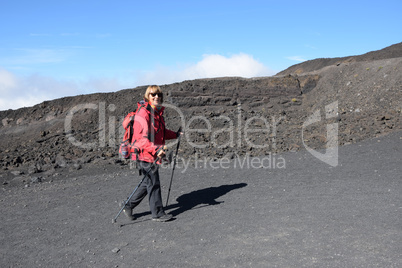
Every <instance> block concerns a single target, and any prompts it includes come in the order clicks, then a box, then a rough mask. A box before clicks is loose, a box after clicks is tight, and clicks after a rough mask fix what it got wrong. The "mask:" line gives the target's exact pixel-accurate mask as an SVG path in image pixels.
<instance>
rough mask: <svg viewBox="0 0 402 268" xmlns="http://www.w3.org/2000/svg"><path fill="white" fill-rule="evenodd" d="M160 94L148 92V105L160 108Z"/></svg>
mask: <svg viewBox="0 0 402 268" xmlns="http://www.w3.org/2000/svg"><path fill="white" fill-rule="evenodd" d="M162 96H163V95H162V93H156V92H152V91H151V92H150V93H149V95H148V100H149V104H151V105H153V106H161V105H162Z"/></svg>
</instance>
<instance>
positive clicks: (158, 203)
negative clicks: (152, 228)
mask: <svg viewBox="0 0 402 268" xmlns="http://www.w3.org/2000/svg"><path fill="white" fill-rule="evenodd" d="M138 163H139V168H140V170H141V172H142V174H146V173H147V172H148V171H149V173H148V175H147V178H145V179H144V180H143V182H142V183H141V184H140V186H139V187H138V189H137V191H135V193H134V195H133V196H132V197H131V199H130V200H129V201H128V203H127V206H128V207H131V208H135V207H136V206H138V204H139V203H141V201H142V200H143V199H144V198H145V196H147V194H148V199H149V208H150V209H151V214H152V217H153V218H157V217H160V216H162V215H164V214H165V212H164V210H163V205H162V194H161V184H160V181H159V171H158V168H157V167H156V166H153V165H152V163H148V162H143V161H138Z"/></svg>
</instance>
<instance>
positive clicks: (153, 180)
mask: <svg viewBox="0 0 402 268" xmlns="http://www.w3.org/2000/svg"><path fill="white" fill-rule="evenodd" d="M144 99H145V100H144V101H141V102H139V103H138V107H139V108H138V109H137V113H136V115H135V119H134V127H133V129H134V133H133V139H132V140H133V141H134V142H133V143H134V146H135V147H136V148H138V153H136V154H134V153H133V154H132V160H135V161H137V162H138V164H139V168H140V171H141V173H142V174H146V173H147V172H149V173H148V175H147V176H148V178H146V179H145V180H144V181H143V182H142V183H141V185H140V186H139V187H138V189H137V191H136V192H135V193H134V195H133V196H132V198H131V199H130V200H129V201H128V202H127V205H126V206H125V207H124V209H123V212H124V214H125V215H126V216H127V217H128V218H130V219H131V220H134V219H135V218H134V216H133V214H132V212H133V209H134V208H135V207H136V206H137V205H138V204H139V203H140V202H141V201H142V200H143V199H144V197H145V196H146V195H147V194H148V195H149V206H150V209H151V214H152V219H153V220H155V221H168V220H170V219H171V218H172V215H170V214H166V213H165V211H164V209H163V205H162V196H161V187H160V181H159V172H158V169H157V168H155V165H153V163H154V162H155V161H156V162H157V163H160V160H161V158H162V157H163V156H164V155H165V150H166V146H165V140H169V139H176V138H178V136H179V135H180V134H181V133H176V132H173V131H171V130H169V129H166V127H165V120H164V118H163V110H164V107H163V106H162V103H163V93H162V90H161V89H160V87H159V86H149V87H148V88H147V90H146V92H145V95H144Z"/></svg>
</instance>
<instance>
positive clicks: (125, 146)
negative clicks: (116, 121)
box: [119, 105, 143, 159]
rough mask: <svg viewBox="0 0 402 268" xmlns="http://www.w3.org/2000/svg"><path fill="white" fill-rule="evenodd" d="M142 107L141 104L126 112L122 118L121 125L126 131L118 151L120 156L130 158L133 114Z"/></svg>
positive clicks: (132, 148)
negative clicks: (134, 109)
mask: <svg viewBox="0 0 402 268" xmlns="http://www.w3.org/2000/svg"><path fill="white" fill-rule="evenodd" d="M142 107H143V105H141V106H140V107H138V109H137V111H135V112H130V113H128V115H126V117H125V118H124V120H123V127H124V129H125V130H126V131H125V132H124V137H123V141H122V142H121V144H120V148H119V152H120V155H121V157H122V158H124V159H128V158H130V156H131V154H132V153H133V151H134V147H133V141H132V138H133V134H134V129H133V125H134V117H135V114H136V113H138V112H139V111H140V109H141V108H142Z"/></svg>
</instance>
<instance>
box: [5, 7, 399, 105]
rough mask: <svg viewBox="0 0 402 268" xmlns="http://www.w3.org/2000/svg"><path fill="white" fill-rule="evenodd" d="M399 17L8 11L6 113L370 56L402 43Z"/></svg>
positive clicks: (390, 12)
mask: <svg viewBox="0 0 402 268" xmlns="http://www.w3.org/2000/svg"><path fill="white" fill-rule="evenodd" d="M5 2H6V3H5ZM401 11H402V1H400V0H397V1H382V2H380V1H254V0H249V1H233V0H232V1H218V0H215V1H209V0H203V1H148V2H146V1H134V0H133V1H127V0H119V1H100V0H97V1H94V0H87V1H85V0H83V1H75V0H70V1H50V0H48V1H43V0H35V1H28V0H24V1H20V0H15V1H2V3H1V4H0V25H2V27H0V36H1V38H0V93H1V96H0V110H5V109H9V108H12V109H16V108H19V107H23V106H31V105H34V104H37V103H40V102H42V101H44V100H50V99H55V98H59V97H64V96H74V95H79V94H87V93H94V92H112V91H118V90H120V89H125V88H132V87H136V86H139V85H148V84H168V83H173V82H180V81H183V80H188V79H195V78H205V77H221V76H241V77H257V76H270V75H273V74H275V73H277V72H279V71H281V70H283V69H286V68H287V67H289V66H291V65H294V64H296V63H299V62H301V61H304V60H311V59H315V58H322V57H325V58H330V57H342V56H349V55H358V54H363V53H366V52H369V51H373V50H378V49H382V48H384V47H387V46H389V45H392V44H395V43H399V42H401V41H402V40H401V39H402V27H401V25H402V19H401V16H400V13H401Z"/></svg>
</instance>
